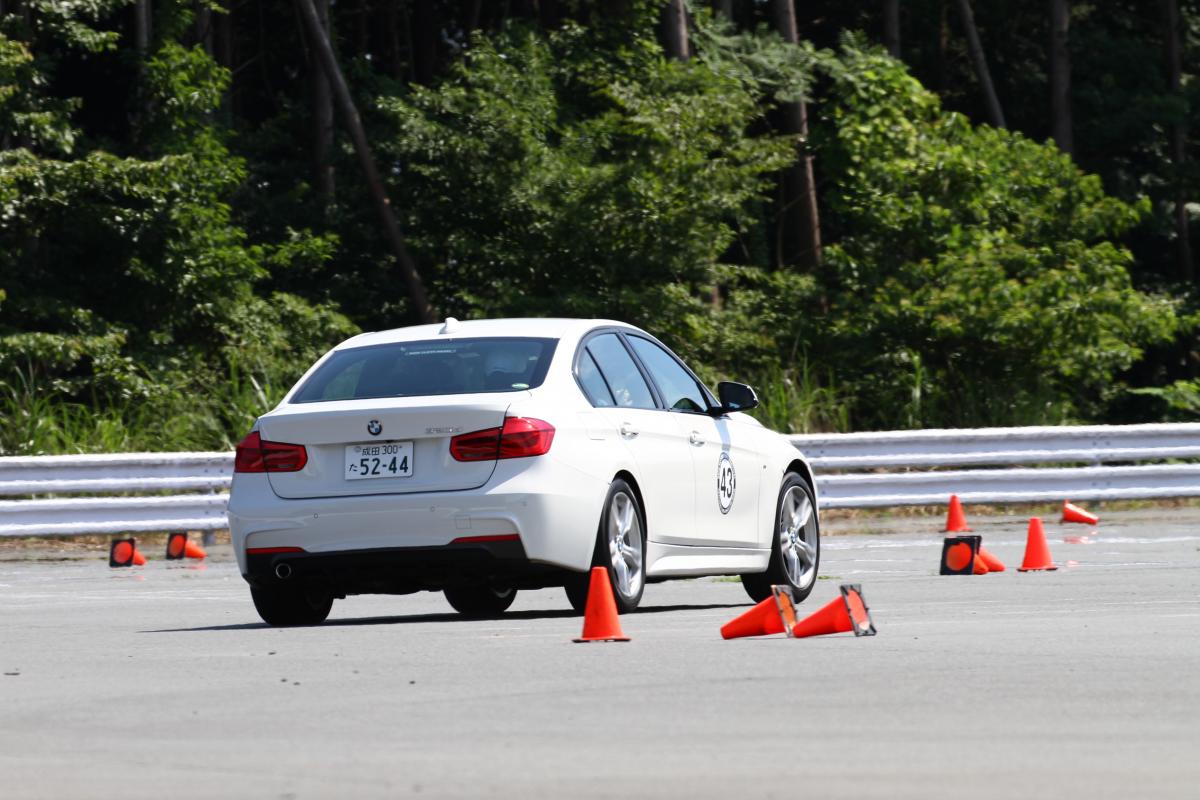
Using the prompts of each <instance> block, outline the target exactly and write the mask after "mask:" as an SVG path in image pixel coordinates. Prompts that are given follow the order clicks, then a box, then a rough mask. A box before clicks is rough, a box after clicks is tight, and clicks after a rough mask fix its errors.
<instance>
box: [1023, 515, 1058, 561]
mask: <svg viewBox="0 0 1200 800" xmlns="http://www.w3.org/2000/svg"><path fill="white" fill-rule="evenodd" d="M1052 569H1058V567H1056V566H1055V565H1054V559H1052V558H1051V557H1050V546H1049V545H1048V544H1046V529H1045V528H1043V527H1042V520H1041V518H1040V517H1030V518H1029V535H1028V537H1027V538H1026V540H1025V560H1024V561H1023V562H1022V563H1021V566H1019V567H1017V572H1032V571H1037V570H1052Z"/></svg>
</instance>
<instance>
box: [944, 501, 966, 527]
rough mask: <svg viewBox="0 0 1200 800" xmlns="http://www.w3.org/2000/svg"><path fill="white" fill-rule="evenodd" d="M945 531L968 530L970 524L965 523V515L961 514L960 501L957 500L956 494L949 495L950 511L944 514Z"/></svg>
mask: <svg viewBox="0 0 1200 800" xmlns="http://www.w3.org/2000/svg"><path fill="white" fill-rule="evenodd" d="M945 530H946V532H947V533H961V532H963V531H968V532H969V531H970V530H971V528H970V526H968V525H967V517H966V515H965V514H963V509H962V503H960V502H958V495H956V494H952V495H950V512H949V513H948V514H946V528H945Z"/></svg>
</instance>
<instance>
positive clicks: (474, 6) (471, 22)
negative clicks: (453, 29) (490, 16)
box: [463, 0, 483, 32]
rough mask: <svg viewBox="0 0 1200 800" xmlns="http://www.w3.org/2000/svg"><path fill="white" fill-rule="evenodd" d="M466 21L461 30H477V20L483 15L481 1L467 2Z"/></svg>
mask: <svg viewBox="0 0 1200 800" xmlns="http://www.w3.org/2000/svg"><path fill="white" fill-rule="evenodd" d="M466 10H467V13H466V19H465V20H464V21H463V28H464V29H465V30H467V31H468V32H469V31H477V30H479V20H480V17H481V14H482V13H483V0H468V2H467V3H466Z"/></svg>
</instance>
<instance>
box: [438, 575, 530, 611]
mask: <svg viewBox="0 0 1200 800" xmlns="http://www.w3.org/2000/svg"><path fill="white" fill-rule="evenodd" d="M444 594H445V595H446V602H448V603H449V604H450V605H451V606H452V607H453V608H454V610H455V611H457V612H458V613H460V614H462V615H463V616H464V617H470V618H471V619H487V618H488V617H498V616H500V615H501V614H503V613H504V612H505V611H507V610H508V607H509V606H511V605H512V604H513V601H514V600H516V599H517V590H516V589H513V588H511V587H509V588H497V587H495V586H491V585H490V584H486V583H468V584H459V585H456V586H447V587H446V588H445V590H444Z"/></svg>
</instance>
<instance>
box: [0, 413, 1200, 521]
mask: <svg viewBox="0 0 1200 800" xmlns="http://www.w3.org/2000/svg"><path fill="white" fill-rule="evenodd" d="M789 439H790V440H791V442H792V443H793V444H794V445H796V447H797V448H799V449H800V450H801V451H802V452H804V454H805V455H806V456H807V457H808V459H809V461H810V463H811V464H812V466H813V469H814V471H815V472H816V477H817V485H818V487H819V488H820V492H821V505H822V507H823V508H870V507H886V506H897V505H937V504H942V503H945V502H946V500H947V498H948V497H949V496H950V495H951V494H957V495H958V496H959V498H960V499H961V500H962V501H963V502H964V503H1020V502H1040V501H1059V500H1063V499H1071V500H1118V499H1120V500H1127V499H1152V498H1163V497H1200V464H1196V463H1168V464H1131V462H1141V461H1167V460H1178V459H1200V424H1174V425H1092V426H1080V427H1037V428H977V429H967V430H925V431H884V432H880V433H850V434H815V435H804V436H791V437H789ZM1062 464H1081V465H1085V466H1071V467H1063V466H1046V465H1062ZM1032 465H1039V466H1037V467H1036V468H1035V467H1033V466H1032ZM1105 465H1114V466H1105ZM968 466H978V467H993V468H991V469H951V470H947V469H944V468H946V467H968ZM994 467H1001V468H994ZM885 470H887V471H885ZM232 474H233V454H232V453H130V454H120V455H84V456H39V457H15V458H0V496H8V497H14V496H23V497H29V496H33V498H34V499H20V500H0V536H71V535H76V534H87V533H97V534H108V533H123V532H168V531H184V530H191V531H197V530H200V531H211V530H217V529H221V528H225V527H226V526H227V522H226V519H225V508H226V504H227V503H228V500H229V495H228V494H227V493H225V492H224V490H225V489H227V488H228V487H229V483H230V480H231V479H232ZM164 491H171V492H176V494H161V492H164ZM181 492H188V493H186V494H184V493H181ZM200 492H207V493H200ZM80 494H83V495H88V496H84V497H70V496H68V497H59V496H57V495H80ZM98 494H99V495H104V494H110V495H112V494H121V495H140V496H121V497H96V496H94V495H98ZM44 495H52V496H51V497H49V498H47V497H43V496H44Z"/></svg>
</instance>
